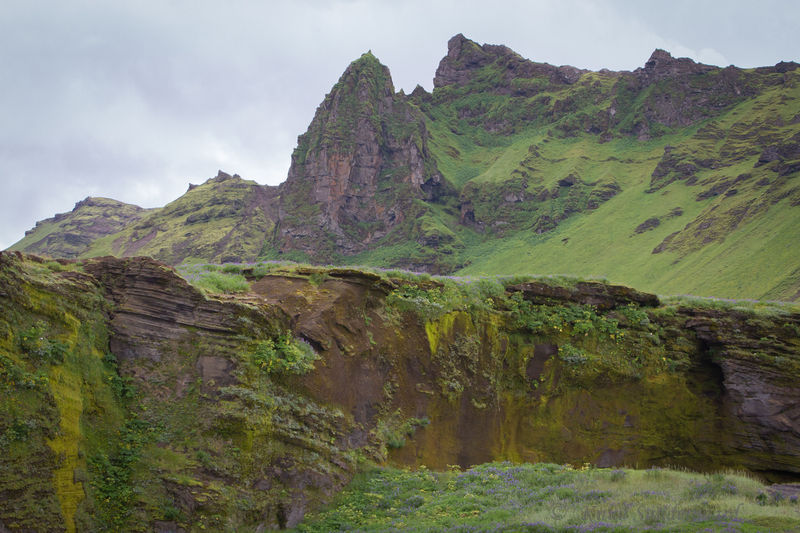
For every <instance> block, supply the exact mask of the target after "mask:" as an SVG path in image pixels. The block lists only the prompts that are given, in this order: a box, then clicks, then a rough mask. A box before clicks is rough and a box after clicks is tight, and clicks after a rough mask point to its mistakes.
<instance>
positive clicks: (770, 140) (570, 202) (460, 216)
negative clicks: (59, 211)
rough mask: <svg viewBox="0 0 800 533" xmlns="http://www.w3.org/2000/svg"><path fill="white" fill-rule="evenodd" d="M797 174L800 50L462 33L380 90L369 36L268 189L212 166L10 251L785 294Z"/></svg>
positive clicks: (48, 230)
mask: <svg viewBox="0 0 800 533" xmlns="http://www.w3.org/2000/svg"><path fill="white" fill-rule="evenodd" d="M799 174H800V69H798V64H797V63H793V62H792V63H785V62H782V63H778V64H777V65H775V66H773V67H762V68H756V69H739V68H736V67H726V68H718V67H714V66H710V65H702V64H698V63H695V62H694V61H692V60H690V59H687V58H673V57H672V56H671V55H670V54H668V53H667V52H665V51H663V50H656V51H655V52H654V53H653V54H652V56H651V57H650V59H649V60H648V61H647V62H646V63H645V65H644V67H643V68H640V69H637V70H635V71H633V72H611V71H606V70H603V71H599V72H590V71H585V70H580V69H576V68H573V67H568V66H562V67H556V66H552V65H548V64H545V63H535V62H532V61H529V60H527V59H525V58H522V57H521V56H519V55H518V54H516V53H515V52H513V51H512V50H510V49H508V48H507V47H505V46H495V45H478V44H477V43H475V42H473V41H470V40H469V39H466V38H465V37H463V36H462V35H457V36H455V37H453V38H452V39H451V40H450V41H449V43H448V53H447V55H446V56H445V57H444V58H443V59H442V61H441V63H440V65H439V67H438V69H437V72H436V77H435V80H434V90H433V92H432V93H427V92H426V91H425V90H423V89H422V88H421V87H418V88H417V89H415V90H414V91H413V92H412V93H411V94H410V95H405V94H403V93H402V92H399V93H395V92H394V87H393V84H392V80H391V75H390V73H389V70H388V68H386V67H385V66H383V65H381V64H380V62H379V61H378V60H377V59H376V58H375V57H374V56H373V55H372V54H371V53H367V54H364V55H363V56H362V57H361V58H359V59H358V60H356V61H354V62H353V63H352V64H351V65H350V66H349V67H348V68H347V70H346V71H345V73H344V74H343V75H342V77H341V79H340V80H339V82H338V83H337V84H336V85H335V86H334V87H333V89H332V90H331V93H330V94H328V95H327V96H326V97H325V99H324V100H323V102H322V103H321V104H320V106H319V108H318V109H317V113H316V116H315V117H314V120H313V121H312V123H311V125H310V126H309V129H308V131H307V132H306V133H305V134H304V135H301V136H300V138H299V139H298V146H297V149H296V150H295V152H294V154H293V156H292V166H291V169H290V171H289V175H288V178H287V180H286V182H284V183H283V184H281V185H280V186H278V187H268V186H258V185H256V184H255V183H253V182H244V181H242V180H234V181H230V180H229V179H228V178H225V177H224V176H222V175H221V176H222V177H223V178H224V179H222V180H220V177H218V178H215V179H214V180H210V181H209V182H208V183H206V184H204V185H202V186H200V187H198V188H197V189H193V190H190V191H189V192H187V194H186V195H184V196H183V197H181V198H180V199H178V200H176V201H175V202H173V203H171V204H169V205H168V206H166V207H164V208H162V209H160V210H153V211H150V212H147V213H138V212H136V213H137V214H136V215H135V216H132V217H129V218H125V219H122V220H121V221H119V227H118V228H117V227H114V228H110V229H108V230H107V231H106V232H104V233H103V232H100V233H97V232H95V233H90V232H86V231H84V230H83V229H82V228H83V226H78V229H75V228H73V227H70V229H69V231H66V230H65V229H64V227H63V223H62V224H61V225H59V226H54V225H53V224H52V223H49V222H48V223H41V224H40V225H39V226H37V228H35V230H34V231H33V233H32V234H31V235H28V236H27V237H26V238H25V239H24V240H23V241H20V242H19V243H17V244H16V245H14V246H13V247H12V249H17V250H24V251H30V252H35V253H44V254H49V255H53V256H56V257H76V256H77V257H90V256H96V255H103V254H114V255H136V254H147V255H151V256H153V257H156V258H158V259H160V260H162V261H166V262H168V263H171V264H177V263H179V262H181V261H183V260H186V259H188V258H198V259H204V260H213V261H253V260H256V259H293V260H300V261H307V262H311V263H323V264H324V263H335V264H366V265H376V266H386V267H388V266H393V267H397V266H399V267H404V268H409V269H413V270H424V271H429V272H434V273H460V274H497V273H510V274H514V273H538V274H571V275H578V276H602V277H607V278H609V279H611V280H613V281H615V282H621V283H626V284H631V285H635V286H637V287H641V288H643V289H646V290H650V291H654V292H659V293H693V294H699V295H706V296H717V297H727V298H767V299H780V300H797V299H798V298H800V251H799V250H797V249H796V246H795V243H797V242H800V241H798V233H799V232H800V230H798V228H800V181H799V180H798V175H799ZM225 176H227V175H225ZM231 179H233V178H231ZM120 210H121V209H120ZM59 216H62V217H64V216H65V217H67V219H69V220H72V219H78V218H81V217H83V216H84V214H83V212H79V210H76V211H75V212H73V213H72V214H67V215H59ZM112 230H113V231H112ZM76 239H77V240H79V241H80V242H81V243H82V244H81V247H79V248H75V247H74V246H66V245H65V244H64V243H68V242H73V241H75V240H76ZM34 243H35V244H36V245H35V246H33V245H34Z"/></svg>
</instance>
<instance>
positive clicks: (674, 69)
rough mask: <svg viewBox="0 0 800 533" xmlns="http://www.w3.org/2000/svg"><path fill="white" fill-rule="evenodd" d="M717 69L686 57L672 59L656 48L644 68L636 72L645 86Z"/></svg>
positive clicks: (665, 52) (669, 55)
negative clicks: (665, 79) (666, 79)
mask: <svg viewBox="0 0 800 533" xmlns="http://www.w3.org/2000/svg"><path fill="white" fill-rule="evenodd" d="M717 68H718V67H714V66H712V65H704V64H702V63H696V62H695V61H693V60H692V59H690V58H688V57H679V58H675V57H672V54H670V53H669V52H667V51H666V50H662V49H660V48H657V49H655V50H654V51H653V53H652V54H650V59H648V60H647V61H646V62H645V64H644V68H640V69H637V70H636V73H637V74H638V75H639V77H640V78H642V79H643V81H645V83H646V84H650V83H653V82H656V81H659V80H662V79H664V78H674V77H682V76H686V75H692V74H702V73H704V72H708V71H710V70H715V69H717Z"/></svg>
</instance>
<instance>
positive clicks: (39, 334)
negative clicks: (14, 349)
mask: <svg viewBox="0 0 800 533" xmlns="http://www.w3.org/2000/svg"><path fill="white" fill-rule="evenodd" d="M45 330H46V326H45V324H44V323H43V322H37V323H36V324H34V325H33V326H31V327H30V328H28V329H26V330H25V331H23V332H22V333H20V335H19V347H20V349H21V350H22V353H25V354H27V355H30V356H31V357H32V358H34V359H36V360H37V361H39V362H42V363H62V362H63V361H64V355H66V353H67V345H66V344H65V343H63V342H61V341H58V340H52V339H48V338H47V337H46V336H45Z"/></svg>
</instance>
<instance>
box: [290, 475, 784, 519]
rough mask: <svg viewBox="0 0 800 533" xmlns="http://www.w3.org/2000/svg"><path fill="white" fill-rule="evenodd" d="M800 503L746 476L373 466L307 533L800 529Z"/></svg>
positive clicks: (311, 516) (314, 515) (313, 516)
mask: <svg viewBox="0 0 800 533" xmlns="http://www.w3.org/2000/svg"><path fill="white" fill-rule="evenodd" d="M797 528H800V506H798V503H797V502H796V501H789V500H781V499H778V498H775V497H773V496H771V495H770V494H768V493H767V492H766V490H765V487H764V486H763V485H762V484H761V483H760V482H758V481H756V480H754V479H752V478H751V477H748V476H747V475H744V474H740V473H734V472H725V473H720V474H713V475H702V474H694V473H690V472H684V471H676V470H669V469H651V470H632V469H627V468H625V469H614V470H611V469H601V468H591V467H586V468H580V469H574V468H572V467H570V466H569V465H566V466H561V465H555V464H545V463H540V464H512V463H490V464H484V465H480V466H476V467H473V468H471V469H469V470H467V471H465V472H460V471H458V470H457V469H455V470H451V471H449V472H431V471H428V470H426V469H424V468H422V469H420V470H417V471H410V470H397V469H393V468H373V469H371V470H368V471H367V472H365V473H363V474H360V475H359V476H357V477H356V478H355V479H354V480H353V482H352V483H351V484H350V486H349V487H348V488H347V489H345V490H344V491H343V492H342V493H341V494H340V495H339V496H338V497H337V499H336V500H335V501H334V503H333V504H332V505H331V506H329V507H328V508H326V509H324V510H321V511H319V512H316V513H312V514H309V515H307V517H306V519H305V521H304V522H303V523H302V524H301V525H300V526H299V527H297V528H296V529H295V531H298V532H308V533H310V532H334V531H365V532H366V531H381V532H386V531H415V532H433V531H437V532H439V531H458V532H468V531H469V532H472V531H502V532H551V531H554V532H555V531H616V532H622V531H642V530H644V529H647V530H652V531H671V532H677V531H686V532H694V531H740V532H755V531H765V530H768V531H774V532H779V531H796V530H797Z"/></svg>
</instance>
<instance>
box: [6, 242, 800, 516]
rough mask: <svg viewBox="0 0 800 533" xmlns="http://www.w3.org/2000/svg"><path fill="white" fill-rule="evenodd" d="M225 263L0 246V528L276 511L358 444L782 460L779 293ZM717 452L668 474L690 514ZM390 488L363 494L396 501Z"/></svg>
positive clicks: (350, 469) (792, 470)
mask: <svg viewBox="0 0 800 533" xmlns="http://www.w3.org/2000/svg"><path fill="white" fill-rule="evenodd" d="M196 266H198V265H196ZM211 266H212V265H205V267H211ZM234 272H235V274H236V275H238V276H240V279H241V286H239V287H238V288H237V290H238V291H240V292H237V293H234V294H215V293H208V292H202V291H201V290H199V289H198V288H197V287H196V286H193V285H192V284H190V283H188V282H187V281H186V280H185V279H183V278H181V277H179V276H178V275H177V273H176V272H175V270H173V269H172V268H170V267H168V266H166V265H164V264H162V263H159V262H157V261H154V260H153V259H150V258H147V257H134V258H114V257H103V258H95V259H89V260H84V261H80V262H78V261H70V260H61V261H45V260H43V259H41V258H39V257H36V256H27V255H24V254H21V253H18V252H2V253H0V332H2V335H0V531H46V532H51V531H52V532H55V531H67V532H72V531H159V532H167V531H192V532H200V531H265V530H272V529H285V528H286V527H294V526H296V525H298V523H299V522H300V521H301V520H302V519H303V517H304V515H305V514H306V513H308V512H309V511H314V510H316V509H318V508H319V507H320V506H321V505H323V504H325V503H327V502H330V501H331V500H332V498H333V497H334V495H335V494H336V493H337V492H338V491H339V490H340V489H341V488H342V487H343V486H344V485H345V484H346V483H348V482H349V481H350V480H351V479H352V478H353V476H354V475H355V474H356V473H357V472H359V471H360V470H363V468H364V465H365V464H367V465H368V464H374V463H390V464H394V465H397V466H405V467H412V468H420V467H421V466H422V465H424V466H427V467H429V468H434V469H442V470H443V469H445V468H449V469H452V468H453V467H452V466H449V465H459V466H460V467H468V466H471V465H474V464H476V463H480V462H485V461H500V460H508V461H515V462H520V461H526V462H545V463H557V464H565V463H570V464H576V465H580V464H587V463H591V464H592V465H594V466H595V467H597V468H592V469H591V473H592V475H593V476H594V475H597V476H598V477H597V478H595V477H592V479H591V481H590V482H588V485H587V490H588V488H592V489H595V488H596V487H601V488H602V485H601V483H602V482H603V479H605V477H604V476H606V475H608V474H610V473H611V472H612V471H609V470H600V469H605V468H609V467H612V466H622V465H638V467H639V468H647V467H663V466H674V467H682V468H691V469H695V470H699V471H702V472H719V471H722V472H726V471H727V470H729V469H737V470H741V469H747V470H748V471H749V472H751V473H752V474H755V475H758V476H760V477H762V478H765V479H769V480H786V479H795V480H796V479H797V476H798V475H800V456H799V455H798V454H797V450H798V447H800V432H798V427H799V424H800V412H799V411H798V404H797V398H798V394H799V391H798V385H797V384H798V379H800V312H798V309H797V306H794V307H792V306H787V305H785V304H784V305H782V306H765V305H763V304H758V305H750V306H744V305H742V304H737V305H732V304H725V303H720V302H708V301H703V302H699V303H698V302H691V301H689V300H686V299H682V300H680V299H679V300H672V301H666V302H662V301H660V300H659V298H657V297H656V296H654V295H652V294H646V293H642V292H638V291H635V290H632V289H629V288H627V287H622V286H615V285H608V284H604V283H598V282H580V281H576V280H560V281H559V280H554V279H525V278H517V279H499V278H492V279H480V280H470V279H462V280H453V279H450V278H447V277H439V278H436V277H434V278H432V277H431V276H413V275H410V274H408V273H403V272H395V273H386V272H381V273H375V272H368V271H360V270H357V269H353V268H341V267H339V268H333V267H329V268H321V267H302V266H300V267H298V266H279V265H276V264H275V263H263V264H259V265H254V266H242V267H238V268H231V266H230V265H228V267H227V268H225V269H224V271H223V272H219V271H215V270H213V268H212V269H208V268H202V267H201V273H200V275H202V276H207V277H209V278H212V277H216V278H219V277H220V276H222V275H228V276H231V277H233V276H234ZM187 278H189V279H193V280H194V283H196V284H197V285H199V286H203V284H202V281H203V280H202V279H198V278H195V277H193V276H191V275H187ZM550 466H556V465H552V464H551V465H550ZM545 468H547V465H545ZM559 468H560V467H559ZM653 470H655V471H656V472H658V471H659V469H657V468H656V469H653ZM653 470H650V472H651V474H652V472H653ZM420 471H421V472H424V470H422V469H421V468H420ZM682 474H683V473H682ZM636 475H645V473H644V472H642V473H636ZM648 475H649V474H648ZM659 475H662V474H660V473H659ZM663 475H664V476H666V475H667V474H666V473H664V474H663ZM718 476H723V474H717V475H716V476H713V477H712V476H707V477H706V478H701V480H700V481H698V483H697V486H696V487H695V488H694V489H693V490H694V491H695V492H692V496H693V497H694V496H696V497H697V498H698V500H701V501H700V503H699V505H704V506H706V507H709V509H710V510H709V511H707V512H706V514H708V513H713V515H714V516H718V515H719V512H720V508H719V507H717V504H719V505H721V504H722V502H721V501H720V500H719V498H720V497H722V496H727V495H729V494H731V493H732V491H735V487H734V488H733V489H731V488H727V489H725V490H724V491H719V492H712V490H717V489H713V487H711V488H709V486H708V484H710V483H712V481H713V482H714V483H717V481H714V480H715V479H719V480H720V481H719V483H720V484H721V483H722V482H723V481H724V479H723V478H722V477H718ZM659 479H660V478H659ZM703 480H705V481H703ZM384 481H385V480H383V481H381V482H380V483H381V484H382V485H383V483H384ZM701 481H703V483H701ZM559 483H561V482H559ZM752 483H753V484H755V483H756V482H755V481H752ZM359 486H362V487H363V486H365V485H364V483H363V480H362V482H361V483H360V484H359ZM623 486H624V487H626V490H629V491H632V490H633V489H631V488H630V487H631V486H633V487H634V488H635V487H636V486H637V485H623ZM714 486H716V485H714ZM723 487H730V485H727V484H726V485H723ZM540 488H543V485H542V484H541V483H539V481H537V480H534V481H532V482H531V481H528V480H526V482H525V484H517V482H516V481H514V484H513V486H512V484H510V483H509V486H508V490H509V491H513V492H510V493H509V498H512V499H516V498H523V499H525V498H530V494H529V492H530V491H531V490H538V489H540ZM562 488H563V487H562ZM415 492H417V491H415ZM596 492H598V491H597V490H595V493H596ZM565 494H567V495H566V496H564V498H563V499H562V500H560V501H563V502H572V499H573V498H574V497H576V496H575V495H574V494H573V493H572V492H569V493H565ZM741 495H742V496H743V497H746V498H747V500H748V506H746V507H745V508H744V509H741V510H740V509H738V508H737V510H736V513H737V514H736V516H737V520H738V519H740V518H741V519H747V518H749V517H750V515H751V514H752V510H751V509H750V507H753V508H756V509H761V510H764V506H766V510H764V513H766V514H769V515H770V516H775V517H780V518H779V520H781V521H780V522H779V523H778V524H779V525H780V528H777V529H775V530H776V531H792V530H796V528H797V520H796V519H794V521H791V519H789V518H787V516H788V515H787V513H788V514H791V512H793V510H794V509H795V505H796V504H792V503H790V502H789V501H788V498H787V501H785V502H783V503H782V504H780V506H779V502H778V501H777V500H775V501H774V502H773V501H772V500H770V501H769V502H767V500H766V496H764V495H761V496H758V495H757V493H756V492H755V491H752V492H748V493H746V494H745V493H742V494H741ZM546 496H547V497H548V498H549V497H550V496H551V495H550V494H549V493H548V494H547V495H546ZM539 497H540V496H539V495H538V493H537V495H536V498H537V499H538V498H539ZM372 498H374V495H373V497H372ZM404 498H405V497H402V498H400V497H398V498H396V499H393V500H392V501H385V502H383V503H384V507H385V508H386V509H389V508H390V507H391V508H392V509H395V510H397V511H398V512H404V511H403V510H404V509H406V508H408V507H417V506H418V505H419V504H416V505H415V504H413V503H412V502H406V501H405V499H404ZM568 498H569V499H568ZM587 498H589V496H587ZM592 498H593V499H591V500H590V501H591V502H597V500H598V497H597V496H596V495H595V496H594V497H592ZM541 499H542V500H543V501H546V502H549V501H550V500H548V499H547V498H545V497H541ZM709 499H710V500H709ZM369 501H370V502H371V503H370V505H372V504H373V503H376V500H375V499H370V500H369ZM648 501H649V500H648ZM637 502H638V503H636V505H637V509H641V510H642V511H643V512H645V511H646V510H647V509H648V507H647V506H648V505H650V504H649V503H648V502H646V501H638V500H637ZM600 503H601V504H604V503H603V501H601V502H600ZM628 505H633V504H626V505H625V506H624V507H622V509H623V511H621V512H622V514H621V515H619V517H624V516H625V515H626V514H628V509H629V507H628ZM445 506H447V504H445ZM361 508H362V506H361V505H357V506H355V507H354V508H351V509H350V515H351V518H352V520H353V521H354V523H355V524H356V525H355V526H353V528H352V529H357V528H359V526H358V523H359V522H358V521H359V519H360V517H361V516H362V514H361V513H360V511H359V509H361ZM353 509H355V511H354V510H353ZM458 509H461V508H458ZM790 511H791V512H790ZM469 515H470V516H471V511H469ZM463 516H467V515H466V514H464V515H463ZM703 516H705V514H704V515H703ZM619 517H618V518H619ZM364 518H366V516H364ZM494 519H495V518H492V520H494ZM691 519H692V520H697V521H699V520H700V518H698V517H695V516H692V517H691ZM724 519H725V520H726V523H729V522H728V521H729V520H730V519H729V518H727V517H725V518H724ZM777 519H778V518H776V520H777ZM581 520H583V521H584V522H589V521H591V522H593V523H594V520H596V515H594V514H593V515H591V517H589V518H587V517H584V518H582V519H581ZM709 520H711V518H709ZM709 523H710V522H704V523H703V527H705V525H708V524H709ZM765 523H767V522H764V521H761V522H759V524H761V525H760V526H758V527H763V524H765ZM769 524H772V522H769ZM384 525H386V524H384ZM321 527H322V529H323V530H326V531H338V530H340V529H343V528H344V526H343V525H341V524H339V523H330V524H329V525H328V527H327V529H326V528H325V527H324V526H321ZM754 528H755V526H754ZM379 529H382V530H385V529H386V527H382V528H379ZM537 529H538V528H537ZM691 529H696V528H694V527H692V528H691ZM756 529H757V528H756Z"/></svg>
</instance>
